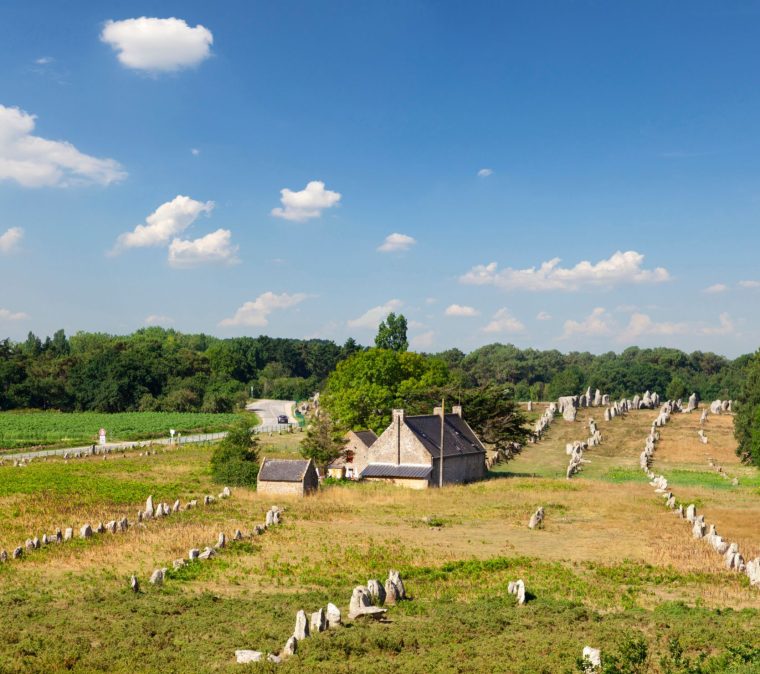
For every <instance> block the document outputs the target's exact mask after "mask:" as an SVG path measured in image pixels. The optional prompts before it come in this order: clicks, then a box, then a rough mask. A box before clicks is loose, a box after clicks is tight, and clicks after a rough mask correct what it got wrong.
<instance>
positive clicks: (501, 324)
mask: <svg viewBox="0 0 760 674" xmlns="http://www.w3.org/2000/svg"><path fill="white" fill-rule="evenodd" d="M523 330H525V326H524V325H523V324H522V323H521V322H520V321H519V320H518V319H516V318H515V317H514V316H512V314H510V313H509V310H508V309H499V310H498V311H497V312H496V313H495V314H494V315H493V320H491V322H490V323H489V324H488V325H486V327H485V328H483V332H488V333H494V332H522V331H523Z"/></svg>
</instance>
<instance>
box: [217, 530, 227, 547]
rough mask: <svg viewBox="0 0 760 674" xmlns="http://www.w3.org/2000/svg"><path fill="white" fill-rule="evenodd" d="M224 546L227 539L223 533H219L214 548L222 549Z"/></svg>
mask: <svg viewBox="0 0 760 674" xmlns="http://www.w3.org/2000/svg"><path fill="white" fill-rule="evenodd" d="M225 545H227V537H226V536H225V535H224V532H223V531H220V532H219V538H217V540H216V547H217V548H223V547H224V546H225Z"/></svg>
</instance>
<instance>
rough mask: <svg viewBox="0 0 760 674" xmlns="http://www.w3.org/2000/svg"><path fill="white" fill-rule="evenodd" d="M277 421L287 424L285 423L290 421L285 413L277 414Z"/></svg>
mask: <svg viewBox="0 0 760 674" xmlns="http://www.w3.org/2000/svg"><path fill="white" fill-rule="evenodd" d="M277 423H278V424H287V423H290V421H289V419H288V415H287V414H281V415H280V416H278V417H277Z"/></svg>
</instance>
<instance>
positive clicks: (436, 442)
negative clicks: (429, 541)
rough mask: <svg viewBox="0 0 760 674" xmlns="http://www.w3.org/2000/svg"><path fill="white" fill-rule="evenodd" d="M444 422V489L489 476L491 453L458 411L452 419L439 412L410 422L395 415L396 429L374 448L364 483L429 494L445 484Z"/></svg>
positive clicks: (393, 426) (399, 413)
mask: <svg viewBox="0 0 760 674" xmlns="http://www.w3.org/2000/svg"><path fill="white" fill-rule="evenodd" d="M442 422H443V484H462V483H466V482H474V481H476V480H482V479H483V478H484V477H485V476H486V450H485V447H484V446H483V443H482V442H481V441H480V440H479V438H478V437H477V435H475V432H474V431H473V430H472V428H470V426H469V425H468V424H467V422H466V421H465V420H464V419H463V418H462V408H461V406H459V405H455V406H454V408H453V412H452V413H451V414H443V411H442V410H441V408H439V407H437V408H436V409H435V410H434V413H433V414H426V415H421V416H406V415H405V414H404V410H393V421H392V422H391V425H390V426H388V428H387V429H386V430H385V431H384V432H383V433H382V434H381V435H380V437H379V438H378V439H377V440H376V441H375V442H374V443H373V444H372V446H371V447H370V448H369V460H368V462H367V466H366V467H365V468H364V470H362V472H361V477H362V478H363V479H366V480H370V481H382V482H392V483H394V484H399V485H403V486H405V487H411V488H413V489H425V488H427V487H437V486H438V484H439V479H440V472H439V471H440V456H441V425H442Z"/></svg>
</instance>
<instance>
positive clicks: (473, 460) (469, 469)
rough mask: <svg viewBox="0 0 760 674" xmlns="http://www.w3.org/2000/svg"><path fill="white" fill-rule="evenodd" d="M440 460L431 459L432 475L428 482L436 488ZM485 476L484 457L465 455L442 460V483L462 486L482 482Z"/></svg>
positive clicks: (481, 455)
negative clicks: (467, 483) (466, 483)
mask: <svg viewBox="0 0 760 674" xmlns="http://www.w3.org/2000/svg"><path fill="white" fill-rule="evenodd" d="M439 462H440V459H439V458H438V457H436V458H434V459H433V473H432V475H431V476H430V481H431V483H432V484H433V485H435V486H438V471H439V470H440V469H439V467H438V465H439ZM485 476H486V455H485V454H484V453H479V454H465V455H463V456H449V457H444V459H443V483H444V484H463V483H465V482H475V481H477V480H482V479H483V478H485Z"/></svg>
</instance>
